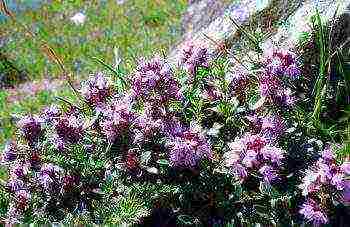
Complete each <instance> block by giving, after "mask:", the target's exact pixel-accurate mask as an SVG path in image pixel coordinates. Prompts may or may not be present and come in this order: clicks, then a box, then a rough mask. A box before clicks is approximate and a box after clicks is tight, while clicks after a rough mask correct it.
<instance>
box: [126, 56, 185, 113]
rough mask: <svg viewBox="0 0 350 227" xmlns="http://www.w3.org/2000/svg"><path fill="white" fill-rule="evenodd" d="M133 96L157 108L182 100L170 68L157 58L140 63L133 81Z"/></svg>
mask: <svg viewBox="0 0 350 227" xmlns="http://www.w3.org/2000/svg"><path fill="white" fill-rule="evenodd" d="M132 96H133V97H134V98H142V99H143V100H147V101H148V102H151V103H153V104H154V105H155V106H157V105H158V106H159V105H162V104H165V103H167V102H168V101H170V100H180V99H182V94H181V92H180V88H179V84H178V82H177V81H176V80H175V78H174V76H173V72H172V70H171V68H170V66H169V65H168V64H167V63H166V62H165V61H164V60H163V59H161V58H160V57H157V56H156V57H154V58H152V59H151V60H149V61H144V60H141V62H140V63H139V65H138V67H137V69H136V72H135V75H134V79H133V81H132Z"/></svg>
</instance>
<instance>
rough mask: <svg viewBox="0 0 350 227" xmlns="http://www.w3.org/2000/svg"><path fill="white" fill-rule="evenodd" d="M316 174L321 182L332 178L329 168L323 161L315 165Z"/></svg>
mask: <svg viewBox="0 0 350 227" xmlns="http://www.w3.org/2000/svg"><path fill="white" fill-rule="evenodd" d="M317 169H318V172H317V173H318V175H319V179H320V182H321V183H327V182H329V180H331V179H332V172H331V168H330V167H329V166H328V165H327V164H324V163H321V162H319V163H318V165H317Z"/></svg>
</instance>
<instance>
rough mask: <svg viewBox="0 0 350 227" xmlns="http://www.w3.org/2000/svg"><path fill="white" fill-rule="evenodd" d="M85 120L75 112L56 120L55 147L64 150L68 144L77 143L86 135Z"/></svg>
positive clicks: (53, 139)
mask: <svg viewBox="0 0 350 227" xmlns="http://www.w3.org/2000/svg"><path fill="white" fill-rule="evenodd" d="M83 124H84V122H83V121H82V119H80V118H79V116H76V115H74V114H65V115H62V116H60V117H59V118H56V119H55V120H54V128H55V132H56V134H55V136H54V137H53V138H52V142H53V143H54V144H55V147H56V148H57V149H58V150H60V151H62V150H64V148H65V147H66V145H67V144H76V143H78V142H79V141H81V139H82V138H83V136H84V129H83Z"/></svg>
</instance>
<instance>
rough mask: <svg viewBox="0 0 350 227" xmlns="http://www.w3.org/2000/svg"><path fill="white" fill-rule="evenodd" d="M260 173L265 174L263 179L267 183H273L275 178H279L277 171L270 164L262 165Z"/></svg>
mask: <svg viewBox="0 0 350 227" xmlns="http://www.w3.org/2000/svg"><path fill="white" fill-rule="evenodd" d="M259 173H260V174H261V175H262V176H263V179H264V181H265V182H266V183H271V182H272V181H273V180H275V179H277V178H278V176H277V174H276V171H275V170H274V169H273V168H272V167H271V166H268V165H264V166H263V167H261V168H260V169H259Z"/></svg>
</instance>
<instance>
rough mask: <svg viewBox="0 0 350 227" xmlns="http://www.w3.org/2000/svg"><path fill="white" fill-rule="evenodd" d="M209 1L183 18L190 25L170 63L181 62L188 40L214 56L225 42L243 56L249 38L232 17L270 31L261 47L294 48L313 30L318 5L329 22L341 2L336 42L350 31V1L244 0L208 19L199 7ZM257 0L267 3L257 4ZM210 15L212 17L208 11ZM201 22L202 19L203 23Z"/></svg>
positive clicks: (248, 27) (251, 28) (246, 25)
mask: <svg viewBox="0 0 350 227" xmlns="http://www.w3.org/2000/svg"><path fill="white" fill-rule="evenodd" d="M208 2H211V1H209V0H201V1H200V0H199V1H195V3H194V4H193V5H191V6H190V7H189V9H188V12H187V13H186V14H185V17H186V15H187V16H189V15H190V16H189V18H191V19H188V20H187V21H186V19H184V20H183V23H188V25H186V24H184V25H183V27H184V28H185V29H184V31H185V34H184V36H183V39H182V40H181V41H180V42H179V43H178V44H177V45H176V46H175V47H174V48H173V49H172V51H171V52H170V54H169V61H170V62H171V63H176V62H177V61H178V58H179V54H180V51H179V50H180V49H181V48H182V46H183V45H184V43H186V42H188V41H192V42H195V43H198V44H199V45H201V46H204V47H207V48H208V50H209V54H210V55H211V56H215V55H216V54H217V53H218V52H219V51H220V48H219V46H223V45H225V47H226V48H227V49H230V50H231V51H230V53H233V54H235V55H237V56H238V57H239V58H244V56H245V55H246V54H247V51H246V49H245V47H246V40H244V39H242V37H244V35H242V34H241V33H240V31H239V30H238V29H237V27H236V26H235V25H234V24H233V23H232V21H231V19H230V18H234V20H235V21H236V23H237V24H238V25H239V26H241V27H242V28H244V29H246V30H248V31H250V32H254V31H256V30H257V29H260V32H261V33H262V34H269V37H265V38H263V40H265V41H263V44H262V46H261V48H262V49H266V48H269V47H271V46H272V45H274V46H279V47H285V48H290V47H292V48H293V47H295V46H296V45H297V43H298V39H299V36H300V34H301V33H302V32H307V31H310V24H309V22H310V18H311V16H312V15H314V14H315V9H316V7H318V9H319V12H320V14H321V16H322V17H323V18H324V20H325V21H330V20H331V19H332V18H333V15H334V13H335V11H336V9H337V5H338V4H339V9H338V13H339V15H341V16H340V17H338V23H336V24H337V26H336V28H335V31H338V32H335V33H334V36H335V37H334V42H336V43H339V42H340V41H344V40H346V39H347V37H348V34H349V32H350V26H348V25H349V22H348V21H349V14H347V7H348V6H349V5H350V0H342V1H339V2H337V1H335V0H323V1H322V0H320V1H315V0H259V1H257V0H241V1H239V3H232V4H230V5H228V6H226V7H224V11H223V12H220V10H217V9H216V10H214V11H215V13H213V15H214V16H212V18H206V14H205V12H207V11H206V10H204V13H203V12H200V10H201V9H206V6H205V4H208ZM218 2H219V1H218ZM257 2H262V3H264V4H260V5H257ZM218 5H219V3H217V6H218ZM195 6H196V7H197V8H196V10H195V9H194V7H195ZM208 15H209V17H211V16H210V14H209V13H208ZM198 21H203V23H199V22H198ZM209 21H210V23H209ZM208 23H209V24H208ZM276 24H280V26H276ZM186 26H187V27H186ZM190 28H192V29H190ZM345 33H346V34H345Z"/></svg>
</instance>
